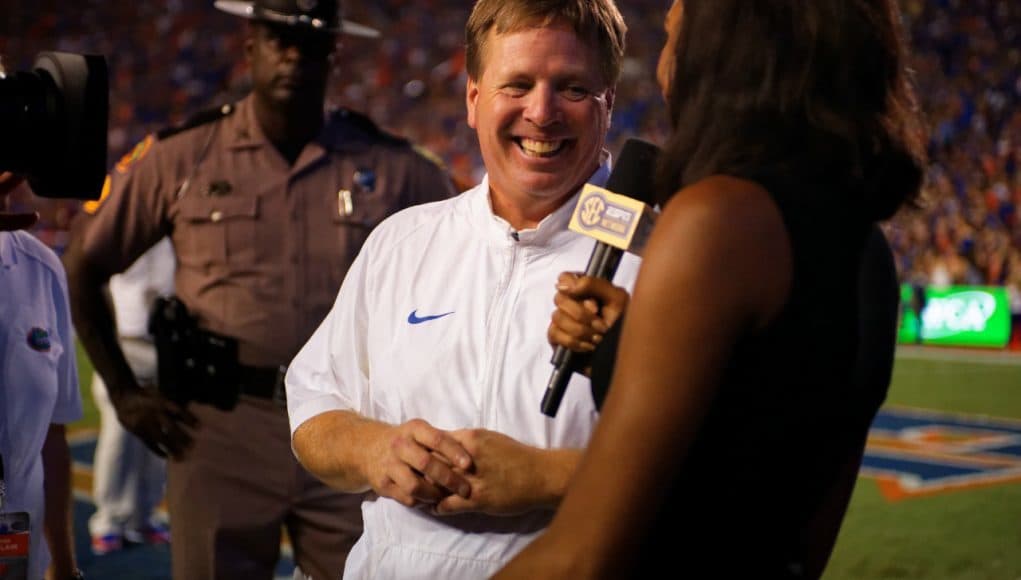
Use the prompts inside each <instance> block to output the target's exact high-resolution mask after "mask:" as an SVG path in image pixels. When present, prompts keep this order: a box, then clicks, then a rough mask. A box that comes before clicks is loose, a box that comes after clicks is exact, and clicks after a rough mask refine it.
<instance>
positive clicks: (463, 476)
mask: <svg viewBox="0 0 1021 580" xmlns="http://www.w3.org/2000/svg"><path fill="white" fill-rule="evenodd" d="M624 35H625V26H624V23H623V21H622V19H621V16H620V13H619V12H618V10H617V8H616V6H614V4H613V3H612V1H611V0H545V1H538V0H480V1H479V2H478V3H477V4H476V5H475V8H474V10H473V12H472V15H471V17H470V19H469V21H468V25H467V31H466V37H467V53H468V74H469V80H468V83H467V94H466V103H467V107H468V122H469V124H470V125H471V126H472V127H473V128H475V130H476V131H477V133H478V136H479V144H480V147H481V150H482V156H483V159H484V161H485V164H486V167H487V170H488V175H487V176H486V178H485V179H483V181H482V183H481V184H480V185H479V186H478V187H475V188H473V189H471V190H468V191H466V192H465V193H463V194H462V195H460V196H459V197H457V198H454V199H451V200H445V201H441V202H437V203H432V204H426V205H422V206H418V207H415V208H410V209H408V210H405V211H402V212H400V213H398V214H396V215H394V216H392V217H391V218H389V219H387V220H386V221H384V222H383V223H382V224H380V226H379V227H378V228H377V229H376V230H375V231H374V232H373V233H372V235H370V236H369V239H368V240H367V241H366V244H365V245H364V246H363V248H362V250H361V252H360V253H359V256H358V258H356V260H355V262H354V264H353V265H352V267H351V269H350V270H349V271H348V275H347V277H346V278H345V280H344V284H343V285H342V287H341V290H340V294H339V296H338V298H337V301H336V302H335V304H334V307H333V309H332V310H331V312H330V314H329V315H328V316H327V318H326V320H325V321H324V322H323V324H322V326H320V328H319V329H318V330H317V331H316V333H315V334H314V335H313V336H312V338H311V339H310V340H309V342H308V343H307V344H306V345H305V346H304V348H303V349H302V350H301V352H300V353H299V354H298V356H297V358H295V360H294V361H293V362H292V364H291V366H290V369H289V371H288V374H287V380H286V383H287V401H288V411H289V414H290V420H291V429H292V431H293V435H292V442H293V447H294V449H295V452H296V454H297V456H298V458H299V460H300V461H301V462H302V463H303V464H304V465H305V467H306V468H307V469H309V471H311V472H312V473H314V474H316V475H317V476H318V477H319V478H321V479H322V480H324V481H326V482H327V483H328V484H330V485H332V486H334V487H336V488H338V489H340V490H343V491H348V492H362V491H366V490H371V491H373V492H375V493H374V494H371V495H368V496H366V498H367V499H366V500H365V503H364V504H363V515H364V518H365V531H364V534H363V535H362V537H361V538H360V539H359V541H358V543H357V544H356V545H355V547H354V548H353V550H352V552H351V554H350V557H349V559H348V562H347V566H346V568H345V573H344V576H345V578H363V577H368V576H372V577H380V578H408V577H415V578H451V579H459V578H485V577H488V576H490V575H491V574H493V573H494V572H495V571H496V570H497V569H499V568H500V566H501V565H502V564H503V563H504V562H506V561H507V560H508V559H509V558H511V557H512V556H513V555H514V554H516V553H517V552H518V551H520V550H521V549H523V548H524V547H525V545H527V543H528V542H529V541H530V540H531V539H532V538H533V537H534V536H535V535H536V534H537V533H538V532H539V531H540V530H542V529H543V528H544V527H545V526H546V525H547V523H548V522H549V520H550V518H551V516H552V513H553V509H554V508H555V507H556V505H557V504H558V503H559V500H560V497H561V495H562V494H563V492H564V489H565V487H566V485H567V481H568V479H569V478H570V476H571V474H572V473H573V471H574V468H575V465H576V462H577V459H578V457H579V455H580V449H581V448H582V447H584V445H585V444H586V442H587V441H588V438H589V434H590V433H591V431H592V428H593V425H594V421H595V418H596V411H595V408H594V406H593V403H592V399H591V396H590V395H589V391H588V389H587V388H584V385H575V386H574V387H573V388H571V389H569V390H568V392H567V394H566V397H565V399H564V401H563V403H562V406H561V408H560V413H559V414H558V416H557V418H556V419H555V420H554V419H550V418H548V417H546V416H545V415H543V414H542V413H541V412H540V411H539V403H540V401H541V400H542V395H543V391H544V389H545V385H546V379H547V378H548V377H549V373H550V370H551V366H550V363H549V359H550V354H551V350H550V348H549V346H548V344H547V343H546V341H545V335H546V327H547V325H548V322H549V313H550V310H551V309H552V308H553V303H552V299H553V296H554V293H555V292H554V290H555V289H554V283H555V281H556V278H557V275H558V274H559V273H560V272H561V271H563V270H565V269H567V270H571V269H577V268H580V267H581V266H583V265H584V264H585V261H586V260H587V259H588V257H589V254H590V253H591V251H592V245H593V242H592V241H591V239H588V238H584V237H582V236H580V235H578V234H575V233H573V232H571V231H569V230H568V228H567V225H568V222H569V218H570V215H571V213H572V210H573V208H574V205H575V204H574V202H575V199H576V197H575V196H576V195H577V193H578V192H579V191H580V188H581V187H582V185H583V184H585V183H586V182H593V183H597V184H599V183H602V182H603V181H605V179H606V177H607V176H608V174H609V163H610V160H609V155H608V153H607V152H606V151H605V149H604V140H605V137H606V131H607V128H608V127H609V124H610V113H611V110H612V107H613V97H614V86H615V84H616V82H617V78H618V76H619V73H620V66H621V60H622V57H623V51H624ZM636 266H637V264H636V263H635V262H632V261H625V263H624V264H623V265H622V267H621V268H620V269H619V271H618V276H617V283H618V284H622V285H625V286H630V284H631V282H632V280H633V276H634V272H635V270H636ZM575 380H576V381H582V380H583V379H579V378H576V379H575Z"/></svg>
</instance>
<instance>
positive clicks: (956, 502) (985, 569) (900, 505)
mask: <svg viewBox="0 0 1021 580" xmlns="http://www.w3.org/2000/svg"><path fill="white" fill-rule="evenodd" d="M1018 359H1019V360H1018V362H1017V364H1004V363H1003V361H1002V360H999V359H993V360H991V361H990V362H986V363H979V362H955V361H949V360H944V361H940V360H917V359H913V358H906V357H903V356H902V357H900V358H898V360H897V365H896V367H895V368H894V378H893V384H892V385H891V388H890V394H889V396H888V397H887V403H888V404H893V405H905V406H910V407H920V408H926V409H934V410H940V411H951V412H955V413H973V414H981V415H991V416H995V417H1005V418H1014V419H1021V355H1018ZM994 361H995V362H994ZM824 578H825V579H826V580H838V579H839V580H845V579H847V580H851V579H855V580H857V579H885V578H911V579H916V578H917V579H926V580H942V579H948V580H949V579H955V580H957V579H960V580H965V579H968V580H972V579H974V580H978V579H988V580H1018V579H1021V483H1012V484H1001V485H992V486H990V487H985V488H979V489H972V490H964V491H950V492H946V493H942V494H938V495H935V496H930V497H923V498H915V499H905V500H901V501H897V502H889V501H887V500H886V499H885V498H884V497H883V496H882V495H881V494H880V493H879V488H878V486H877V483H876V481H874V480H872V479H866V478H860V479H859V480H858V485H857V486H856V488H855V493H854V496H853V497H852V499H851V506H850V508H849V509H848V514H847V518H846V519H845V521H844V525H843V528H842V529H841V533H840V537H839V539H838V541H837V547H836V550H835V551H834V554H833V558H832V560H831V561H830V565H829V568H828V569H827V572H826V575H825V576H824Z"/></svg>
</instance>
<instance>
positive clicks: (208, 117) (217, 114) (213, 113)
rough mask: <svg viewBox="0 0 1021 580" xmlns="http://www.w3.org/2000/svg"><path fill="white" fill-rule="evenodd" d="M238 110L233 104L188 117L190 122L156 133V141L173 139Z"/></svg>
mask: <svg viewBox="0 0 1021 580" xmlns="http://www.w3.org/2000/svg"><path fill="white" fill-rule="evenodd" d="M236 108H237V107H235V106H234V105H233V104H232V103H228V104H226V105H221V106H219V107H214V108H212V109H206V110H204V111H199V112H198V113H195V114H194V115H192V116H191V117H188V120H187V121H185V122H184V123H181V124H180V125H174V126H173V127H167V128H166V129H162V130H160V131H159V132H157V133H156V139H158V140H160V141H162V140H164V139H166V138H167V137H172V136H174V135H177V134H178V133H181V132H183V131H187V130H188V129H194V128H195V127H199V126H202V125H205V124H206V123H212V122H213V121H217V120H219V119H222V118H224V117H228V116H230V115H231V114H232V113H233V112H234V110H235V109H236Z"/></svg>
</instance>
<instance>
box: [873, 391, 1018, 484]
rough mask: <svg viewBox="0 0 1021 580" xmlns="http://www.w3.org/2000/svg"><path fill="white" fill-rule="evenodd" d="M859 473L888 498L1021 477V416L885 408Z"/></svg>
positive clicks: (1001, 481)
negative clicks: (1014, 417) (1003, 417)
mask: <svg viewBox="0 0 1021 580" xmlns="http://www.w3.org/2000/svg"><path fill="white" fill-rule="evenodd" d="M860 474H861V475H862V476H865V477H871V478H874V479H876V480H878V481H879V488H880V490H881V491H882V493H883V495H884V496H885V497H886V498H887V499H889V500H899V499H905V498H910V497H919V496H926V495H931V494H934V493H940V492H944V491H951V490H960V489H971V488H975V487H980V486H986V485H993V484H998V483H1013V482H1021V421H1013V420H1009V419H999V418H992V417H983V416H977V415H961V414H954V413H941V412H937V411H927V410H924V409H909V408H902V407H886V408H884V409H882V410H881V411H880V412H879V414H878V415H877V416H876V419H875V421H873V422H872V428H871V429H870V430H869V439H868V446H867V448H866V450H865V458H864V459H863V461H862V466H861V472H860Z"/></svg>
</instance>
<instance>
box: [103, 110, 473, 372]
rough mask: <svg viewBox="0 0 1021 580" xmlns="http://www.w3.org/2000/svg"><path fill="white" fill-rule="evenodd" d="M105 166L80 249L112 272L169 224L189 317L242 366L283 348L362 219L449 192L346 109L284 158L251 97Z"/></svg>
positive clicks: (359, 232)
mask: <svg viewBox="0 0 1021 580" xmlns="http://www.w3.org/2000/svg"><path fill="white" fill-rule="evenodd" d="M228 110H229V109H225V111H228ZM110 179H111V180H110V182H109V184H108V186H109V188H110V189H109V195H108V197H106V198H105V199H104V201H103V202H102V203H101V204H100V206H99V208H98V211H97V212H96V215H95V217H94V219H93V220H92V222H91V223H90V224H89V226H88V228H87V229H86V231H85V233H84V251H85V255H86V258H87V259H88V260H89V261H90V262H91V263H94V264H97V265H100V266H101V267H104V268H105V269H107V270H108V271H109V272H120V271H123V270H124V269H125V268H127V267H128V266H129V265H130V264H131V263H132V262H133V261H134V260H135V259H136V258H137V257H138V256H139V255H141V254H142V252H143V251H145V250H146V249H147V248H148V247H150V246H151V245H153V244H154V243H156V242H157V241H158V240H159V239H160V238H161V237H163V236H164V235H169V236H170V237H171V240H172V241H173V245H174V251H175V253H176V255H177V263H178V267H177V273H176V277H175V286H176V289H177V294H178V296H179V297H180V298H181V299H182V300H183V301H184V303H185V304H186V305H187V306H188V309H189V310H190V311H191V312H192V313H193V314H195V315H197V317H198V320H199V325H200V326H201V327H203V328H205V329H208V330H211V331H214V332H218V333H221V334H225V335H228V336H232V337H235V338H237V339H238V341H239V357H240V359H241V362H242V363H243V364H247V365H253V366H276V365H280V364H287V363H288V362H289V361H290V360H291V359H292V358H293V357H294V355H295V354H296V353H297V352H298V350H299V349H300V348H301V346H302V345H303V344H304V342H305V341H306V340H307V339H308V337H309V336H311V334H312V332H313V331H314V330H315V329H316V327H317V326H318V325H319V323H320V321H321V320H322V319H323V318H324V317H325V315H326V313H327V312H328V311H329V309H330V307H331V305H332V304H333V301H334V299H335V298H336V294H337V290H338V289H339V288H340V284H341V282H342V280H343V278H344V275H345V273H346V272H347V269H348V266H349V265H350V263H351V261H352V260H354V258H355V256H356V255H357V253H358V250H359V248H360V247H361V245H362V243H363V242H364V241H365V238H366V236H367V235H368V233H369V231H370V229H371V228H372V227H373V226H375V225H376V224H377V223H379V222H380V221H381V220H382V219H383V218H384V217H386V216H388V215H389V214H391V213H394V212H395V211H397V210H399V209H401V208H403V207H407V206H409V205H415V204H419V203H423V202H428V201H435V200H439V199H444V198H447V197H450V196H451V195H453V194H454V193H455V192H454V190H453V186H452V184H451V181H450V179H449V177H448V176H447V175H446V174H445V173H444V172H443V171H442V170H441V169H440V168H439V167H438V166H436V165H435V164H434V163H432V162H431V161H429V160H427V159H425V158H424V157H422V156H421V155H419V154H418V153H416V152H415V151H414V150H413V149H412V147H410V146H409V145H408V143H407V142H405V141H403V140H400V139H396V138H394V137H392V136H389V135H386V134H383V133H380V132H378V131H376V130H375V128H374V127H373V126H372V125H371V123H370V122H369V121H368V120H366V119H364V118H362V117H359V116H357V115H356V114H353V113H349V112H346V111H341V112H338V113H333V114H331V115H330V118H329V119H328V121H327V123H326V126H325V127H324V129H323V131H322V133H321V134H320V136H319V138H318V139H317V140H316V141H315V142H313V143H310V144H309V145H307V146H306V147H305V149H304V150H303V151H302V152H301V154H300V156H299V157H298V160H297V161H296V162H295V164H294V165H293V166H290V165H288V163H287V162H286V160H285V159H284V158H283V157H282V156H281V155H280V153H278V151H277V150H276V148H275V147H274V146H273V145H272V143H270V142H269V141H268V140H267V139H266V137H265V136H264V135H263V133H262V131H261V129H260V127H259V125H258V123H257V122H256V120H255V112H254V109H253V106H252V98H251V97H248V98H246V99H244V100H242V101H241V102H240V103H238V105H237V106H236V108H235V110H233V111H230V112H229V113H227V114H224V115H223V116H222V118H219V119H216V120H212V121H209V122H207V123H204V124H201V125H198V126H195V127H193V128H190V129H187V130H184V131H182V132H179V133H176V134H172V135H170V136H168V137H166V138H164V139H159V140H155V141H153V142H150V143H143V144H141V145H140V146H139V147H138V148H137V149H136V151H135V152H134V153H133V154H129V156H127V157H126V158H125V159H124V160H122V161H121V163H119V164H118V165H117V167H116V168H115V169H114V170H113V171H112V172H111V177H110Z"/></svg>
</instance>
